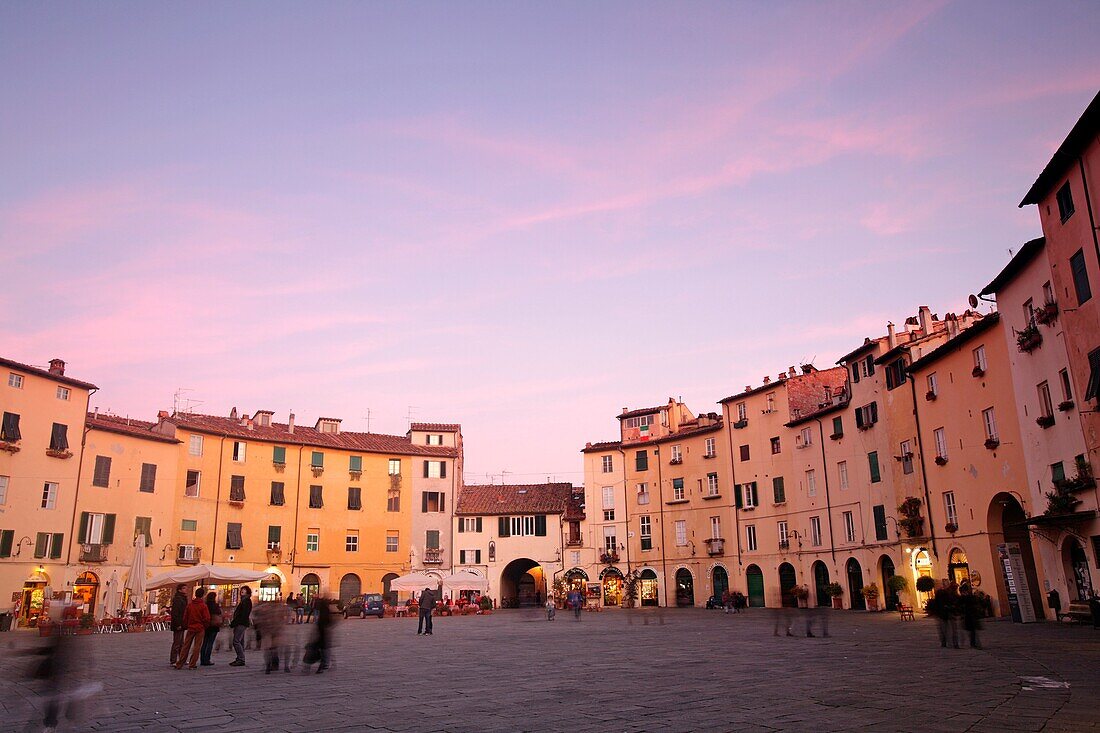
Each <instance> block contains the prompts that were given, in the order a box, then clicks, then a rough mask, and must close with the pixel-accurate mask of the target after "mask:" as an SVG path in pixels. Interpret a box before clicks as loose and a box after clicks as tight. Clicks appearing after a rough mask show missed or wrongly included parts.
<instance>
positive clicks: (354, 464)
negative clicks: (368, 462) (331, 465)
mask: <svg viewBox="0 0 1100 733" xmlns="http://www.w3.org/2000/svg"><path fill="white" fill-rule="evenodd" d="M348 471H349V472H350V473H362V472H363V456H348Z"/></svg>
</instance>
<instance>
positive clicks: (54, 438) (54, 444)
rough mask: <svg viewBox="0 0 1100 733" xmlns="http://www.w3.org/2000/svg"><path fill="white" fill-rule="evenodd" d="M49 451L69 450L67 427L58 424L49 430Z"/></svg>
mask: <svg viewBox="0 0 1100 733" xmlns="http://www.w3.org/2000/svg"><path fill="white" fill-rule="evenodd" d="M50 450H58V451H64V450H69V426H68V425H62V424H61V423H59V422H55V423H54V424H53V428H52V429H51V430H50Z"/></svg>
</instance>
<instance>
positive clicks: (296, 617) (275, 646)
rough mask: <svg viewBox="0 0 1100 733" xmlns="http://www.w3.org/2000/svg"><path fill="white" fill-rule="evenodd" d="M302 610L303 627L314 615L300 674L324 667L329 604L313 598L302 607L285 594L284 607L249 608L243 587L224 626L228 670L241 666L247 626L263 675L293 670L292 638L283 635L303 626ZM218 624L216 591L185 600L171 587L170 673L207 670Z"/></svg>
mask: <svg viewBox="0 0 1100 733" xmlns="http://www.w3.org/2000/svg"><path fill="white" fill-rule="evenodd" d="M307 607H308V610H309V616H308V618H305V621H306V623H308V622H309V621H310V620H311V619H312V618H313V615H314V614H316V616H317V623H316V624H314V627H313V628H314V631H313V634H312V638H311V639H310V641H309V643H307V644H306V646H305V651H304V654H303V655H302V663H303V665H304V666H305V671H306V672H308V671H310V668H311V667H312V665H314V664H317V672H318V673H321V672H324V671H325V670H326V669H328V667H329V661H330V658H329V654H330V649H331V646H332V644H331V627H332V623H333V620H334V619H333V614H332V604H331V601H329V600H327V599H324V598H313V599H311V602H310V603H309V604H308V606H307V604H305V603H302V602H300V597H299V601H295V600H294V596H293V594H291V596H290V597H288V599H287V601H286V602H285V603H283V602H281V601H268V602H262V603H260V604H258V605H255V606H254V605H253V603H252V589H251V588H249V587H248V586H244V587H242V588H241V591H240V601H239V602H238V603H237V607H236V608H235V609H234V611H233V618H232V619H231V620H230V622H229V628H230V629H232V631H233V652H234V655H235V658H234V660H233V661H232V662H230V663H229V666H230V667H244V666H245V654H244V653H245V649H246V646H247V638H246V637H247V632H248V629H249V628H251V629H253V631H254V632H255V638H256V648H257V649H262V650H263V652H264V668H265V671H266V672H267V673H268V674H270V673H271V672H272V671H278V669H279V667H280V662H282V664H283V665H284V669H285V671H287V672H289V671H290V670H291V668H293V667H294V666H295V661H296V649H295V647H296V644H295V640H296V636H297V635H296V634H291V633H289V632H288V627H289V626H291V625H295V624H301V623H302V622H303V617H305V615H306V614H305V611H306V609H307ZM222 623H223V615H222V609H221V606H220V605H219V604H218V599H217V594H216V593H214V592H209V593H207V592H205V591H204V589H203V588H202V587H199V588H196V589H195V592H194V597H193V598H191V600H190V601H188V599H187V594H186V592H185V586H183V585H179V586H177V587H176V592H175V594H174V595H173V596H172V603H171V629H172V650H171V653H170V657H169V664H170V665H171V666H173V667H174V668H176V669H183V667H184V666H185V665H186V666H187V668H188V669H197V668H198V667H200V666H202V667H211V666H213V665H214V662H213V661H212V660H211V658H210V657H211V655H212V653H213V651H214V643H215V641H216V640H217V636H218V632H219V631H221V628H222Z"/></svg>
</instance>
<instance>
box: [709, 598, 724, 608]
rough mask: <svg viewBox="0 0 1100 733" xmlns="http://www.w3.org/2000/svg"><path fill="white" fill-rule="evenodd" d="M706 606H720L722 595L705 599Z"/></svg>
mask: <svg viewBox="0 0 1100 733" xmlns="http://www.w3.org/2000/svg"><path fill="white" fill-rule="evenodd" d="M707 608H722V597H721V596H711V597H710V598H708V599H707Z"/></svg>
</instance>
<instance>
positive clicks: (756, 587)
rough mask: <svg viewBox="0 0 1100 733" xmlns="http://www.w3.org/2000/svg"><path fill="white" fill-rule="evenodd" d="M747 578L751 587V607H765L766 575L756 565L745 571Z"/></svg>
mask: <svg viewBox="0 0 1100 733" xmlns="http://www.w3.org/2000/svg"><path fill="white" fill-rule="evenodd" d="M745 577H746V579H747V580H748V586H749V607H750V608H763V607H764V573H762V572H760V568H758V567H756V566H755V565H749V567H748V570H746V571H745Z"/></svg>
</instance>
